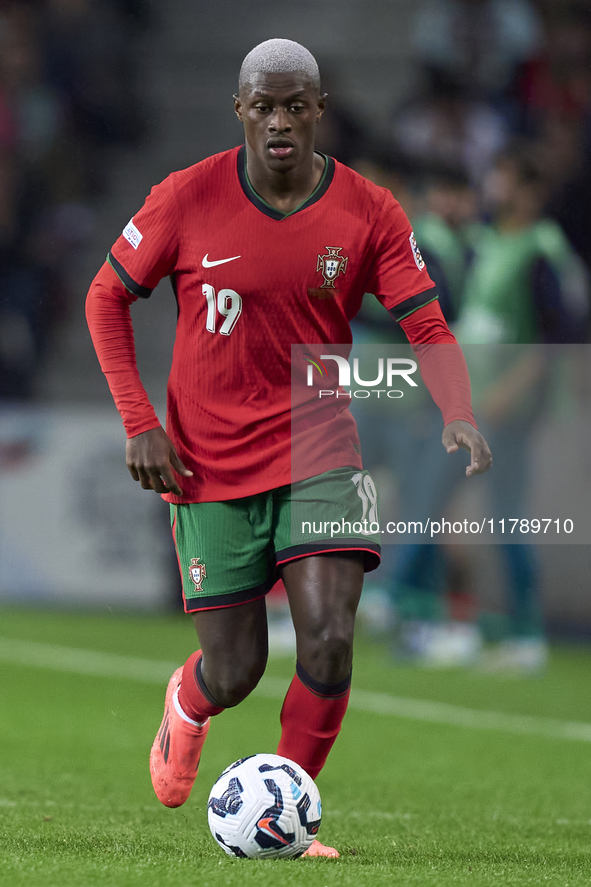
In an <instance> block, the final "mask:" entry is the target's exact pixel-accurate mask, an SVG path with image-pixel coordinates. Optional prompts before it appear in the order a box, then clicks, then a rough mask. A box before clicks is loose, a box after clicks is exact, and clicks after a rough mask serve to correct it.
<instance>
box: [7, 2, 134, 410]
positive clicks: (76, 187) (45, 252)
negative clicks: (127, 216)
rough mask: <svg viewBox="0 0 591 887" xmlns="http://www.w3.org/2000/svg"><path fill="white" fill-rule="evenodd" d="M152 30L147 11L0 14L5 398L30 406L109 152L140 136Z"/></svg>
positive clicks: (124, 7) (35, 9)
mask: <svg viewBox="0 0 591 887" xmlns="http://www.w3.org/2000/svg"><path fill="white" fill-rule="evenodd" d="M148 24H149V19H148V7H147V6H146V5H145V3H144V0H9V2H2V3H0V398H5V399H19V400H22V399H28V398H29V397H31V396H32V394H33V391H34V385H35V379H36V376H37V374H38V372H39V371H40V369H41V367H42V365H43V356H44V353H45V352H46V351H47V349H48V348H50V347H51V345H52V342H53V336H52V331H53V329H54V328H55V327H56V325H58V324H60V323H66V322H67V321H68V307H69V298H68V285H69V280H70V275H69V271H71V267H72V263H73V262H75V261H76V259H77V258H78V256H79V255H80V251H81V250H83V248H84V246H85V245H86V244H87V243H88V240H89V238H90V236H91V233H92V227H93V207H94V205H95V203H96V201H97V199H98V198H99V197H100V196H101V195H102V194H103V192H104V189H105V183H106V181H107V171H108V165H109V162H110V158H111V156H112V151H113V150H114V149H116V148H117V147H118V146H121V145H137V144H139V142H140V141H141V139H142V137H143V136H144V134H145V131H146V124H145V119H144V115H143V114H142V104H141V101H140V96H139V93H138V90H137V88H136V83H135V78H134V67H133V62H134V57H135V47H136V44H137V37H138V34H141V32H142V30H143V29H144V28H146V27H147V26H148Z"/></svg>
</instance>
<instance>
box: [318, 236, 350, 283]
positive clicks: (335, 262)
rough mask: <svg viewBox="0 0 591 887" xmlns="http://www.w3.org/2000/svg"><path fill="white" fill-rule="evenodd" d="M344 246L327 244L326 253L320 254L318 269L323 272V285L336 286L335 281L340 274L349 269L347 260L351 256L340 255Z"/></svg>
mask: <svg viewBox="0 0 591 887" xmlns="http://www.w3.org/2000/svg"><path fill="white" fill-rule="evenodd" d="M342 248H343V247H342V246H327V247H326V255H325V256H318V261H317V263H316V270H317V271H321V272H322V276H323V277H324V283H323V284H322V287H321V289H322V288H323V287H334V282H335V280H336V279H337V277H338V276H339V274H344V273H345V271H346V270H347V262H348V261H349V256H340V255H339V253H340V251H341V250H342Z"/></svg>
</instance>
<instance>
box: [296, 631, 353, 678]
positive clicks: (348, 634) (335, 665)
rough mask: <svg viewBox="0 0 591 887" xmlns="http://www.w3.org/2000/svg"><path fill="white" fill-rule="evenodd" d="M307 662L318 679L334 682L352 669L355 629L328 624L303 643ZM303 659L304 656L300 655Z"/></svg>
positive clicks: (307, 668) (306, 667)
mask: <svg viewBox="0 0 591 887" xmlns="http://www.w3.org/2000/svg"><path fill="white" fill-rule="evenodd" d="M302 648H303V650H305V654H304V655H305V658H306V662H302V665H303V666H304V668H305V669H306V671H308V672H309V674H310V675H311V676H312V677H313V678H315V680H317V681H321V682H322V683H325V684H333V683H337V682H339V681H342V680H344V679H345V678H346V677H347V676H348V675H349V673H350V671H351V662H352V651H353V630H352V627H351V628H349V627H348V626H338V625H337V626H326V627H325V628H324V629H323V630H322V631H320V632H319V633H318V634H317V635H315V636H314V637H312V638H308V639H307V643H305V644H303V645H302ZM300 659H302V656H300Z"/></svg>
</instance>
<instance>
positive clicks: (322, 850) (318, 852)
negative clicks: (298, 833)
mask: <svg viewBox="0 0 591 887" xmlns="http://www.w3.org/2000/svg"><path fill="white" fill-rule="evenodd" d="M340 855H341V854H340V853H339V851H338V850H335V849H334V847H325V845H324V844H321V843H320V841H317V840H316V839H314V840H313V841H312V843H311V844H310V846H309V847H308V849H307V850H306V851H305V853H302V858H303V857H304V856H330V857H331V858H332V859H338V857H339V856H340Z"/></svg>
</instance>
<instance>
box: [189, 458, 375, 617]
mask: <svg viewBox="0 0 591 887" xmlns="http://www.w3.org/2000/svg"><path fill="white" fill-rule="evenodd" d="M171 521H172V533H173V538H174V544H175V547H176V552H177V557H178V562H179V568H180V572H181V577H182V581H183V597H184V601H185V610H186V612H187V613H194V612H196V611H197V610H210V609H214V608H218V607H231V606H235V605H236V604H242V603H245V602H247V601H252V600H255V599H256V598H259V597H262V596H263V595H265V594H266V593H267V592H268V591H269V590H270V589H271V588H272V587H273V585H274V584H275V582H276V580H277V579H278V578H279V573H278V568H279V567H280V566H281V565H282V564H285V563H287V562H288V561H293V560H296V559H298V558H301V557H308V556H309V555H313V554H322V553H327V552H338V551H359V552H362V553H363V558H364V564H365V569H366V571H369V570H375V568H376V567H377V566H378V564H379V562H380V545H379V542H380V533H379V526H378V506H377V497H376V488H375V485H374V482H373V480H372V479H371V476H370V474H369V472H368V471H364V470H362V469H359V468H337V469H335V470H333V471H328V472H326V473H325V474H321V475H318V476H317V477H312V478H309V479H308V480H304V481H300V482H298V483H295V484H287V485H286V486H283V487H278V488H277V489H275V490H268V491H266V492H264V493H257V494H256V495H254V496H246V497H245V498H243V499H228V500H226V501H224V502H194V503H189V504H186V505H171Z"/></svg>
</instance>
